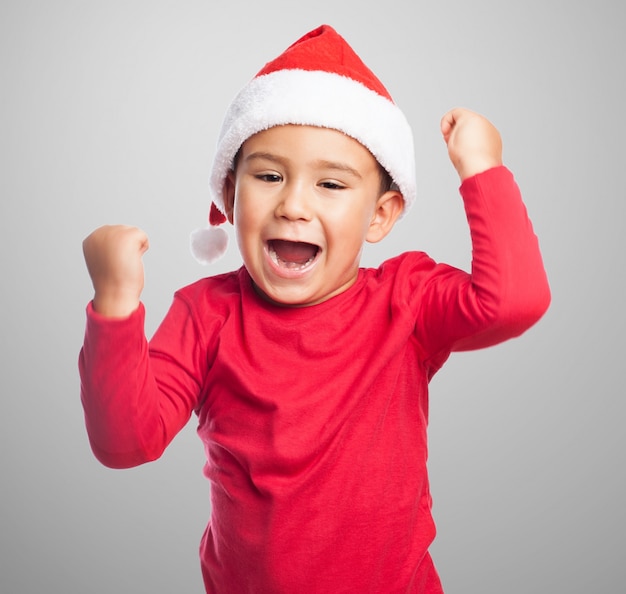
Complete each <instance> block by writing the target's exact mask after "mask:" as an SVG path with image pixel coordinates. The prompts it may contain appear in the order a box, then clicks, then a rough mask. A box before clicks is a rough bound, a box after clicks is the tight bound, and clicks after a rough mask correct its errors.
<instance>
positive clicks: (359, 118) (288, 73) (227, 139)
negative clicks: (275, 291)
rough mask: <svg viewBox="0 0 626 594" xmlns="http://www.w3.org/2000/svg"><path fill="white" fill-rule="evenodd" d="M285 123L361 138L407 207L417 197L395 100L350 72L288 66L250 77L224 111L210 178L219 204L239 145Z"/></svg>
mask: <svg viewBox="0 0 626 594" xmlns="http://www.w3.org/2000/svg"><path fill="white" fill-rule="evenodd" d="M285 124H301V125H309V126H320V127H324V128H333V129H335V130H339V131H341V132H343V133H345V134H347V135H348V136H351V137H352V138H354V139H355V140H358V141H359V142H360V143H361V144H362V145H363V146H365V147H366V148H367V149H369V151H370V152H371V153H372V155H374V157H375V158H376V160H377V161H378V162H379V163H380V164H381V165H382V166H383V167H384V168H385V169H386V170H387V171H388V173H389V174H390V175H391V177H392V179H393V181H394V182H395V183H396V185H397V186H398V188H399V189H400V192H402V195H403V197H404V201H405V208H404V212H406V211H407V210H408V209H409V208H410V206H411V205H412V204H413V202H414V201H415V195H416V188H415V157H414V146H413V134H412V132H411V127H410V125H409V123H408V122H407V120H406V118H405V116H404V114H403V113H402V111H401V110H400V109H399V108H398V107H397V106H396V105H395V103H393V102H392V101H389V99H387V98H385V97H383V96H381V95H379V94H378V93H376V92H375V91H372V90H370V89H369V88H367V87H366V86H365V85H363V84H361V83H360V82H357V81H355V80H353V79H351V78H348V77H346V76H342V75H338V74H334V73H330V72H326V71H321V70H299V69H286V70H278V71H275V72H271V73H269V74H265V75H261V76H258V77H256V78H254V79H253V80H251V81H250V82H249V83H248V84H247V85H246V86H245V87H244V88H243V89H242V90H241V91H240V92H239V94H238V95H237V96H236V97H235V99H234V100H233V102H232V103H231V105H230V107H229V109H228V111H227V113H226V117H225V119H224V123H223V125H222V130H221V133H220V137H219V141H218V145H217V153H216V156H215V160H214V162H213V168H212V170H211V175H210V178H209V190H210V192H211V198H212V200H213V202H214V203H215V204H216V205H217V207H218V208H219V209H220V210H222V211H223V209H224V203H223V196H222V188H223V184H224V180H225V178H226V175H227V173H228V171H229V170H230V169H231V168H232V166H233V159H234V157H235V155H236V154H237V151H238V150H239V148H240V147H241V145H242V144H243V143H244V142H245V141H246V139H248V138H250V136H252V135H253V134H256V133H257V132H260V131H262V130H266V129H268V128H271V127H273V126H280V125H285Z"/></svg>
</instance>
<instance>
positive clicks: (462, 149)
mask: <svg viewBox="0 0 626 594" xmlns="http://www.w3.org/2000/svg"><path fill="white" fill-rule="evenodd" d="M441 131H442V134H443V138H444V140H445V142H446V144H447V147H448V154H449V156H450V160H451V161H452V164H453V165H454V167H455V168H456V170H457V172H458V174H459V178H460V179H461V187H460V191H461V195H462V197H463V201H464V205H465V210H466V214H467V219H468V222H469V226H470V233H471V239H472V268H471V272H470V273H469V274H468V273H467V272H464V271H461V270H458V269H456V268H452V267H448V266H439V267H438V268H437V269H436V271H435V273H434V274H433V275H432V277H431V278H430V279H429V280H428V281H427V283H426V285H425V286H424V287H423V294H422V301H423V307H422V310H421V314H422V315H421V316H420V319H419V320H418V326H421V327H422V328H421V329H420V328H419V327H418V333H420V335H421V336H427V337H429V341H430V343H431V344H430V345H429V347H430V350H431V352H434V353H437V352H443V351H447V350H448V351H449V350H450V349H451V350H467V349H477V348H483V347H486V346H490V345H493V344H496V343H498V342H502V341H504V340H507V339H509V338H512V337H515V336H518V335H520V334H521V333H522V332H524V331H525V330H526V329H528V328H530V327H531V326H532V325H533V324H534V323H535V322H537V320H539V318H540V317H541V316H542V315H543V314H544V313H545V311H546V309H547V308H548V305H549V303H550V289H549V286H548V282H547V278H546V274H545V269H544V266H543V261H542V257H541V253H540V250H539V243H538V240H537V237H536V236H535V234H534V231H533V228H532V225H531V222H530V220H529V218H528V215H527V212H526V207H525V206H524V203H523V202H522V197H521V194H520V191H519V188H518V186H517V184H516V183H515V180H514V178H513V175H512V174H511V172H510V171H509V170H508V169H507V168H506V167H504V166H503V165H502V142H501V139H500V134H499V133H498V131H497V130H496V128H495V127H494V126H493V124H491V123H490V122H489V121H488V120H487V119H485V118H484V117H483V116H481V115H479V114H476V113H474V112H471V111H469V110H466V109H454V110H452V111H450V112H448V113H447V114H446V115H445V116H444V117H443V118H442V120H441Z"/></svg>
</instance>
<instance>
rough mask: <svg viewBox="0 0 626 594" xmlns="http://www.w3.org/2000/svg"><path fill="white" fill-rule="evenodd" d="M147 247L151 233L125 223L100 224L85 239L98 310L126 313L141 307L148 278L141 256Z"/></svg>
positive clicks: (86, 257) (99, 311) (112, 315)
mask: <svg viewBox="0 0 626 594" xmlns="http://www.w3.org/2000/svg"><path fill="white" fill-rule="evenodd" d="M147 249H148V237H147V235H146V234H145V233H144V232H143V231H142V230H141V229H137V228H136V227H127V226H125V225H106V226H104V227H99V228H98V229H96V230H95V231H94V232H93V233H91V234H90V235H89V236H88V237H87V238H86V239H85V240H84V241H83V253H84V255H85V262H86V264H87V270H88V271H89V275H90V276H91V281H92V283H93V287H94V290H95V295H94V299H93V307H94V309H95V310H96V311H97V312H98V313H100V314H102V315H104V316H108V317H125V316H128V315H130V314H131V313H132V312H133V311H135V309H137V307H138V306H139V298H140V296H141V291H142V290H143V282H144V274H143V262H142V260H141V258H142V256H143V254H144V253H145V252H146V250H147Z"/></svg>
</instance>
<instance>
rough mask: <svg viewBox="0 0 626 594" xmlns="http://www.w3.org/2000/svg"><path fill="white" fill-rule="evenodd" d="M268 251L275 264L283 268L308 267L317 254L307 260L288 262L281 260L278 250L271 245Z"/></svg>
mask: <svg viewBox="0 0 626 594" xmlns="http://www.w3.org/2000/svg"><path fill="white" fill-rule="evenodd" d="M268 252H269V255H270V258H271V259H272V261H273V262H274V264H276V265H277V266H281V267H283V268H287V269H288V270H302V269H303V268H306V267H307V266H308V265H309V264H310V263H311V262H313V260H315V256H312V257H311V258H309V259H308V260H307V261H306V262H302V263H300V262H288V261H286V260H281V259H280V258H279V257H278V254H277V253H276V251H275V250H274V249H272V247H271V246H269V248H268Z"/></svg>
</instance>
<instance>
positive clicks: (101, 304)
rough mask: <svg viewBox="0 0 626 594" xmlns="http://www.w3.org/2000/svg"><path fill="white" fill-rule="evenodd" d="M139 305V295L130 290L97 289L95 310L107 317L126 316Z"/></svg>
mask: <svg viewBox="0 0 626 594" xmlns="http://www.w3.org/2000/svg"><path fill="white" fill-rule="evenodd" d="M138 307H139V295H137V294H136V293H135V292H129V291H123V290H119V291H96V293H95V294H94V298H93V309H94V311H95V312H97V313H99V314H100V315H102V316H104V317H107V318H126V317H128V316H129V315H130V314H132V313H133V312H134V311H135V310H136V309H137V308H138Z"/></svg>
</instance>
